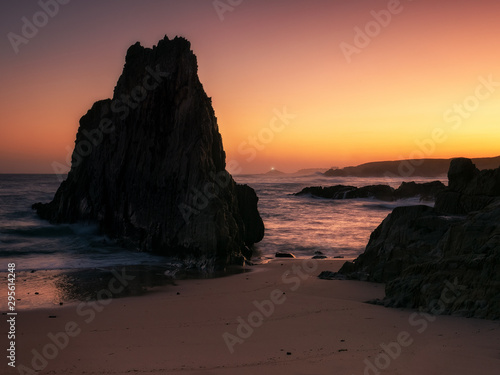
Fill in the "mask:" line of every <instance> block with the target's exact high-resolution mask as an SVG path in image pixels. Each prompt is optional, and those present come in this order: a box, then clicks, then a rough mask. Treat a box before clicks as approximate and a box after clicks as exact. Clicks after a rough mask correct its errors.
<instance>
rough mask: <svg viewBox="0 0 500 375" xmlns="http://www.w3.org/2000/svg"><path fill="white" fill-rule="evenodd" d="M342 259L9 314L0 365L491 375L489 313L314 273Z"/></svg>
mask: <svg viewBox="0 0 500 375" xmlns="http://www.w3.org/2000/svg"><path fill="white" fill-rule="evenodd" d="M342 263H343V261H340V260H335V261H334V260H321V261H310V260H309V261H303V260H275V261H273V262H271V263H269V264H265V265H259V266H254V267H251V270H252V271H251V272H247V273H242V274H237V275H233V276H228V277H224V278H218V279H208V280H184V281H179V282H178V285H176V286H164V287H158V288H155V289H154V290H153V291H152V292H151V293H149V294H147V295H145V296H140V297H130V298H115V299H113V298H111V299H108V300H102V301H101V302H94V303H90V304H89V303H82V304H80V305H70V306H62V307H60V306H57V307H54V308H52V309H39V310H31V311H20V312H19V315H18V316H17V317H16V366H17V367H16V368H15V369H14V368H11V367H9V366H8V365H7V363H8V362H9V359H7V358H6V356H5V355H4V356H2V360H1V361H2V363H1V365H0V373H1V374H33V373H40V374H61V375H62V374H65V375H69V374H134V373H139V374H142V373H143V374H196V375H209V374H223V375H224V374H248V375H255V374H278V375H279V374H288V375H290V374H296V375H319V374H321V375H323V374H325V375H326V374H346V375H351V374H371V375H374V374H379V373H380V374H418V375H422V374H425V375H431V374H440V375H442V374H454V375H456V374H467V375H470V374H495V375H496V374H499V373H500V322H498V321H486V320H477V319H465V318H459V317H450V316H438V317H433V316H429V315H425V314H420V313H418V312H415V311H410V310H400V309H388V308H384V307H381V306H375V305H371V304H367V303H364V301H366V300H369V299H372V298H380V297H382V296H383V295H384V286H383V285H381V284H372V283H364V282H357V281H328V280H320V279H318V278H317V275H318V274H319V273H320V272H321V271H322V270H332V271H335V270H338V269H339V268H340V266H341V265H342ZM120 275H121V276H120V277H119V278H117V279H116V280H115V282H114V283H111V285H109V289H108V290H104V291H102V293H101V296H103V298H106V297H105V296H112V295H113V291H117V290H118V289H119V288H120V285H121V283H126V282H127V275H126V270H125V273H123V272H120ZM443 287H444V286H443ZM49 316H51V317H49ZM54 316H55V317H54ZM7 319H8V317H7V316H2V325H1V328H2V336H1V339H0V341H1V342H0V345H1V346H0V347H1V349H2V351H3V353H8V350H7V348H8V344H9V340H8V338H7V330H8V325H7V324H6V320H7Z"/></svg>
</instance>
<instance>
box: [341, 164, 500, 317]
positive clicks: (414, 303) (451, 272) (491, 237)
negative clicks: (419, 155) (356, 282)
mask: <svg viewBox="0 0 500 375" xmlns="http://www.w3.org/2000/svg"><path fill="white" fill-rule="evenodd" d="M448 176H449V187H448V188H447V189H446V190H445V191H443V192H441V193H440V194H438V197H437V200H436V205H435V208H431V207H428V206H412V207H397V208H395V209H394V211H393V212H392V213H391V214H390V215H389V216H388V217H387V218H386V219H385V220H384V221H383V222H382V223H381V224H380V225H379V227H378V228H377V229H376V230H375V231H374V232H373V233H372V234H371V236H370V240H369V242H368V245H367V247H366V250H365V252H364V253H363V254H361V255H360V256H359V257H358V258H357V259H356V260H355V261H354V262H346V264H345V265H344V266H343V267H342V269H341V270H340V271H339V275H338V277H339V278H346V277H347V278H352V279H361V280H369V281H376V282H385V283H387V284H386V297H385V299H384V300H383V301H378V302H379V303H382V304H384V305H386V306H395V307H410V308H420V309H422V310H424V311H429V312H431V313H435V314H458V315H463V316H468V317H478V318H489V319H499V318H500V272H499V271H500V168H498V169H495V170H483V171H479V170H478V169H477V168H476V167H475V165H474V164H473V163H472V161H471V160H469V159H454V160H452V162H451V164H450V168H449V174H448Z"/></svg>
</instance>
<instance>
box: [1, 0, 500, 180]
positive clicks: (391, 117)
mask: <svg viewBox="0 0 500 375" xmlns="http://www.w3.org/2000/svg"><path fill="white" fill-rule="evenodd" d="M499 11H500V4H499V3H498V2H496V1H478V2H471V1H463V0H454V1H451V0H448V1H445V0H432V1H430V0H401V1H397V0H390V1H387V0H385V1H379V0H370V1H368V0H349V1H347V0H345V1H337V0H330V1H326V0H325V1H323V0H307V1H305V0H304V1H295V0H267V1H264V0H215V1H213V0H182V1H181V0H177V1H171V0H164V1H160V0H141V1H139V0H100V1H95V0H87V1H82V0H71V1H70V0H40V1H16V0H8V1H3V2H2V5H1V9H0V14H1V15H0V25H1V26H0V28H1V32H0V86H1V91H0V173H60V172H61V168H63V167H67V169H69V165H68V161H69V157H70V155H71V152H72V149H73V147H74V141H75V137H76V132H77V129H78V124H79V119H80V117H81V116H83V115H84V114H85V113H86V112H87V111H88V110H89V109H90V107H91V105H92V104H93V103H94V102H95V101H97V100H101V99H105V98H110V97H111V96H112V93H113V88H114V86H115V84H116V81H117V79H118V77H119V76H120V74H121V71H122V69H123V65H124V60H125V53H126V51H127V49H128V47H129V46H130V45H132V44H134V43H135V42H137V41H139V42H140V43H141V44H142V45H143V46H146V47H152V46H153V45H156V44H157V43H158V41H159V40H160V39H162V38H163V37H164V36H165V35H167V36H168V37H169V38H173V37H175V36H176V35H178V36H183V37H185V38H187V39H188V40H189V41H190V42H191V46H192V49H193V51H194V53H195V54H196V55H197V58H198V66H199V76H200V80H201V82H202V84H203V86H204V89H205V91H206V92H207V94H208V96H210V97H211V98H212V103H213V106H214V109H215V113H216V116H217V119H218V125H219V130H220V133H221V135H222V139H223V143H224V149H225V151H226V155H227V163H228V168H229V170H230V172H233V173H236V172H237V173H259V172H266V171H268V170H270V169H271V168H275V169H278V170H281V171H285V172H293V171H296V170H299V169H302V168H316V167H317V168H329V167H332V166H337V167H343V166H349V165H357V164H360V163H364V162H369V161H380V160H397V159H409V158H424V157H425V158H451V157H457V156H465V157H492V156H498V155H500V127H499V123H500V48H498V35H499V33H500V23H499V22H498V14H500V12H499Z"/></svg>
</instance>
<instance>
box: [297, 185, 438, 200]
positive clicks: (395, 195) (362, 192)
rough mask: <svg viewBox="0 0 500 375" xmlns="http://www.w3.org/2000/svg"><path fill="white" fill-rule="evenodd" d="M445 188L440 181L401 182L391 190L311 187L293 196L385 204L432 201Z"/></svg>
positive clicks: (378, 186)
mask: <svg viewBox="0 0 500 375" xmlns="http://www.w3.org/2000/svg"><path fill="white" fill-rule="evenodd" d="M445 188H446V186H445V185H444V184H443V183H442V182H440V181H432V182H425V183H415V182H403V183H402V184H401V185H400V186H399V187H398V188H397V189H393V188H392V187H390V186H388V185H369V186H363V187H360V188H358V187H355V186H349V185H335V186H329V187H322V186H311V187H306V188H304V189H302V190H301V191H300V192H298V193H296V194H295V195H298V196H300V195H311V196H313V197H319V198H327V199H356V198H374V199H378V200H381V201H387V202H392V201H395V200H398V199H405V198H415V197H416V198H420V199H421V200H426V201H432V200H435V199H436V196H437V195H438V194H440V193H441V192H442V191H444V189H445Z"/></svg>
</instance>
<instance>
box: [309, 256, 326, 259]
mask: <svg viewBox="0 0 500 375" xmlns="http://www.w3.org/2000/svg"><path fill="white" fill-rule="evenodd" d="M326 258H328V257H327V256H326V255H315V256H313V257H312V259H326Z"/></svg>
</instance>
